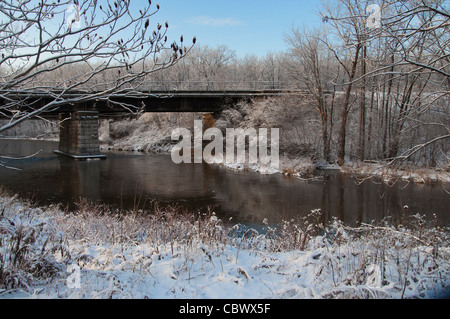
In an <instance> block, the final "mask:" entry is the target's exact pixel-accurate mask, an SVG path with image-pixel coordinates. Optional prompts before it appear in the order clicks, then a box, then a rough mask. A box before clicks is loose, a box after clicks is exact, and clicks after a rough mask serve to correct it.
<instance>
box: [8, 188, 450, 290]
mask: <svg viewBox="0 0 450 319" xmlns="http://www.w3.org/2000/svg"><path fill="white" fill-rule="evenodd" d="M103 209H104V208H99V207H97V206H92V205H91V206H90V205H80V209H79V211H78V212H75V213H72V212H62V211H61V210H59V209H58V208H57V207H49V208H33V207H31V206H29V205H28V204H26V203H23V202H22V201H19V200H18V199H16V198H14V197H10V196H8V195H5V194H3V195H0V212H1V217H0V242H1V243H2V245H1V247H0V262H1V264H0V298H162V299H173V298H176V299H178V298H186V299H192V298H198V299H206V298H218V299H223V298H234V299H246V298H257V299H260V298H402V297H403V298H436V297H439V296H442V295H443V294H444V293H448V289H449V287H450V247H449V242H450V239H449V233H448V229H447V230H442V229H436V228H434V227H429V228H428V227H425V222H424V221H423V220H422V219H421V217H420V216H416V217H415V218H412V219H411V220H410V221H409V224H408V225H409V226H408V227H402V226H399V227H392V226H389V225H387V224H380V225H376V226H375V225H361V227H359V228H348V227H346V226H345V225H343V224H342V223H340V222H339V221H335V222H334V223H333V224H332V225H329V226H327V227H325V228H320V225H317V224H314V223H313V222H312V221H313V220H314V219H315V216H317V214H320V211H318V210H317V211H313V212H312V214H311V216H310V217H311V219H309V220H306V219H305V220H304V221H303V222H302V223H298V224H293V223H292V222H286V223H285V224H284V225H283V226H282V227H280V228H279V229H277V230H275V229H272V228H270V225H267V227H268V231H267V232H266V233H264V234H259V233H258V232H256V231H255V230H252V229H243V228H242V227H238V226H234V227H231V226H230V227H227V226H225V225H224V224H223V223H222V221H220V220H219V219H218V218H217V217H216V216H215V215H214V213H213V212H211V214H208V215H205V216H194V214H193V215H192V216H188V215H186V214H184V215H179V214H178V213H177V212H176V211H170V212H169V211H158V212H155V213H154V214H152V215H148V214H146V213H144V212H134V213H132V212H130V213H129V214H126V215H117V214H114V213H110V212H107V213H105V211H103ZM405 224H406V223H405Z"/></svg>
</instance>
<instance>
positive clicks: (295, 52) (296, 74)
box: [285, 28, 336, 162]
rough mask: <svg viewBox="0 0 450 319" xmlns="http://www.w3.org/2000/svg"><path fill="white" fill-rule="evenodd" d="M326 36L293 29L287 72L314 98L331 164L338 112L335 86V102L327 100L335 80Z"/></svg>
mask: <svg viewBox="0 0 450 319" xmlns="http://www.w3.org/2000/svg"><path fill="white" fill-rule="evenodd" d="M325 39H326V35H325V32H322V31H321V30H313V31H306V30H303V31H301V30H300V29H298V28H297V29H295V28H293V29H292V30H291V33H290V34H289V35H286V36H285V41H286V42H287V43H288V45H289V47H290V49H289V59H288V60H286V62H285V63H286V66H287V70H288V72H289V73H290V75H291V76H292V77H293V78H294V79H295V80H296V81H297V82H298V83H299V84H298V85H299V86H300V87H301V88H306V90H307V91H308V93H309V94H310V95H311V96H312V98H313V105H314V106H315V108H316V110H317V112H318V114H319V117H320V123H321V130H322V144H323V158H324V159H325V160H327V161H328V162H330V161H331V132H332V124H333V122H332V118H333V109H334V98H335V91H336V89H335V86H332V87H333V93H332V94H331V96H332V98H331V101H330V100H329V99H327V96H326V94H327V87H330V84H331V83H332V82H333V80H334V78H333V75H332V73H331V72H330V71H331V70H330V69H331V68H330V67H329V66H328V62H329V59H328V55H327V53H328V49H327V48H326V46H325V45H324V43H327V41H326V40H325Z"/></svg>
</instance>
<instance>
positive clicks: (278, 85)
mask: <svg viewBox="0 0 450 319" xmlns="http://www.w3.org/2000/svg"><path fill="white" fill-rule="evenodd" d="M112 85H113V84H112V83H111V84H108V83H100V82H98V83H97V82H95V81H93V82H90V83H88V84H86V85H80V86H78V87H77V88H76V90H86V91H92V92H98V91H103V90H106V89H108V88H110V87H111V86H112ZM34 87H35V88H38V89H39V90H42V91H45V90H46V89H48V90H60V89H65V88H66V87H65V86H64V85H61V84H59V83H56V82H41V83H39V84H38V85H35V86H34ZM120 88H121V89H130V90H136V91H140V92H151V91H164V92H175V91H199V92H205V91H228V92H230V91H236V92H242V91H277V90H292V89H295V87H293V85H292V84H291V83H290V82H286V81H144V82H139V83H138V82H134V83H127V84H123V85H121V87H120ZM28 89H30V88H28Z"/></svg>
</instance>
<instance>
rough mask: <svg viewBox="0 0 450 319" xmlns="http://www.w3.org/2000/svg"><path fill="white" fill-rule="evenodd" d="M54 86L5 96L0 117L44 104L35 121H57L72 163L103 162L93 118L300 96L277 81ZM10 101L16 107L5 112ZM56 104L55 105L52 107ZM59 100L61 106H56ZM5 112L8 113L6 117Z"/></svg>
mask: <svg viewBox="0 0 450 319" xmlns="http://www.w3.org/2000/svg"><path fill="white" fill-rule="evenodd" d="M54 87H55V86H54V85H52V84H50V83H47V84H46V83H44V84H41V86H39V88H36V87H34V88H32V89H31V88H30V89H27V88H24V89H23V90H21V91H18V92H15V93H8V96H7V97H8V100H9V102H6V100H5V101H3V103H2V101H1V100H0V111H1V112H0V116H6V117H8V115H9V116H12V115H13V114H14V112H17V111H19V110H20V111H25V112H30V113H31V112H33V111H35V110H37V109H40V108H42V107H44V106H47V105H52V104H55V106H54V107H49V108H48V109H46V111H45V113H41V114H40V116H41V117H45V118H52V117H53V118H55V117H56V116H58V118H59V121H60V144H59V150H58V151H57V152H58V153H60V154H63V155H69V156H71V157H74V158H76V159H87V158H104V156H103V155H101V154H100V150H99V141H98V126H99V118H100V117H102V118H109V117H112V116H114V115H117V114H121V113H122V114H123V113H130V111H133V112H137V111H138V112H203V113H218V112H220V111H221V110H222V109H224V108H225V107H226V106H227V105H234V104H236V103H237V102H239V101H242V100H250V99H255V98H266V97H271V96H281V95H286V94H298V95H304V94H305V92H304V91H303V90H298V89H287V88H286V87H287V86H286V85H285V84H282V83H280V82H277V83H273V82H258V81H257V82H174V81H168V82H144V83H141V84H140V85H138V86H136V87H134V88H133V87H131V86H130V87H121V89H120V90H119V91H117V92H116V93H112V94H105V93H104V92H105V90H106V89H107V88H105V87H101V85H95V84H93V85H92V86H91V87H90V88H79V89H77V90H76V91H75V90H72V91H64V90H63V89H60V90H52V89H51V88H54ZM11 100H15V101H17V103H16V105H20V109H18V108H17V107H16V108H15V109H14V108H12V110H10V109H8V110H5V107H4V106H5V105H7V104H8V103H9V104H11ZM55 101H58V103H54V102H55ZM61 101H62V102H63V103H61ZM8 112H10V114H8Z"/></svg>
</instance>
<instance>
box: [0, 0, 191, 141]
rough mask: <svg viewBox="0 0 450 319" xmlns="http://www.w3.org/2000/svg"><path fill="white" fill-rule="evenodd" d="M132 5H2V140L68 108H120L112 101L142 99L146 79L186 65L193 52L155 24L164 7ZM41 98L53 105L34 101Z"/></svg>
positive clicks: (121, 1) (8, 1)
mask: <svg viewBox="0 0 450 319" xmlns="http://www.w3.org/2000/svg"><path fill="white" fill-rule="evenodd" d="M135 3H136V2H133V5H132V4H131V0H115V1H112V0H111V1H97V0H73V1H71V0H66V1H59V0H58V1H57V2H55V1H50V0H41V1H37V0H24V1H16V0H4V1H1V2H0V112H1V116H3V117H7V118H9V121H8V123H7V124H5V125H3V126H1V127H0V132H1V131H4V130H7V129H8V128H11V127H13V126H14V125H16V124H18V123H20V122H22V121H24V120H26V119H29V118H32V117H36V116H39V115H42V113H44V112H47V111H50V110H55V109H58V108H59V107H61V106H63V105H67V104H79V103H85V102H89V101H109V102H111V103H116V102H114V100H113V99H112V97H114V96H120V95H127V96H133V95H134V94H137V93H138V92H139V91H140V90H142V89H143V88H144V89H145V87H143V84H144V83H145V80H146V77H147V76H148V75H149V74H151V73H154V72H156V71H158V70H162V69H166V68H168V67H170V66H172V65H174V64H176V63H177V62H178V61H179V60H180V59H181V58H182V57H184V56H185V55H186V53H187V52H188V51H189V50H190V49H191V48H192V45H189V47H188V48H186V47H185V46H184V44H183V39H182V38H181V39H180V40H181V41H180V42H181V44H177V42H169V40H168V38H167V29H168V27H169V25H168V22H167V21H166V22H162V23H154V22H153V21H151V19H152V20H153V18H154V16H155V15H156V13H157V12H158V11H159V5H158V4H156V5H152V3H151V1H148V3H146V4H145V7H143V8H141V9H138V8H135ZM194 43H195V38H194ZM167 52H169V54H168V53H167ZM75 91H76V92H77V93H78V94H77V95H76V96H74V95H68V93H70V92H75ZM39 94H45V95H47V96H49V97H51V99H50V100H46V101H45V102H42V101H40V100H37V101H36V99H35V96H36V95H39ZM24 106H26V107H24ZM122 106H126V107H127V108H128V109H130V108H132V109H134V110H136V107H135V106H132V105H122Z"/></svg>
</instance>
